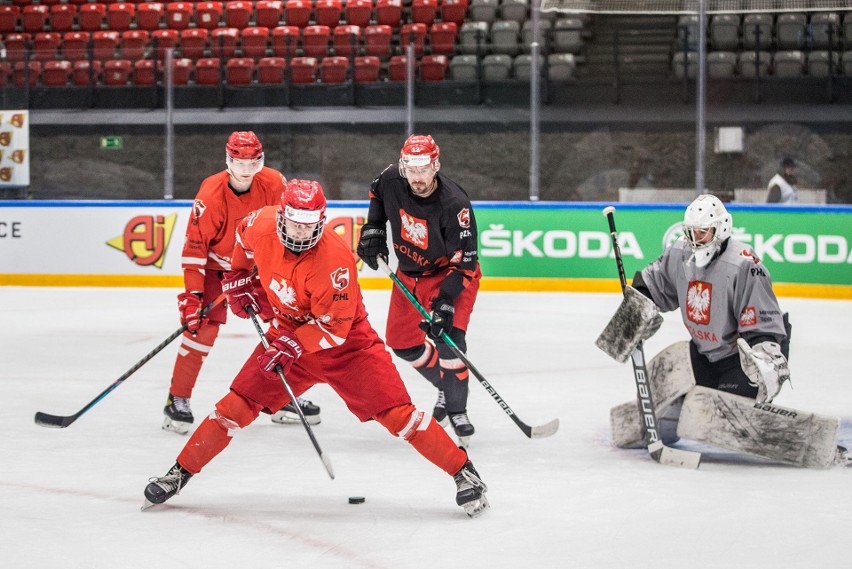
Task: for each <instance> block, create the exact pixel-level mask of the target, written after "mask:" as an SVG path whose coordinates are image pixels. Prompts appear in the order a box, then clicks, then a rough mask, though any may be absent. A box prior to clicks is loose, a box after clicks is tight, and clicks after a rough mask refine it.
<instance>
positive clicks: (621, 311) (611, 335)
mask: <svg viewBox="0 0 852 569" xmlns="http://www.w3.org/2000/svg"><path fill="white" fill-rule="evenodd" d="M662 321H663V320H662V316H660V311H659V309H658V308H657V305H656V304H654V301H653V300H651V299H650V298H648V297H647V296H645V295H644V294H642V293H641V292H639V291H637V290H636V289H635V288H633V287H630V286H628V287H625V288H624V298H623V299H622V301H621V304H620V305H619V306H618V310H616V311H615V314H613V315H612V318H611V319H610V321H609V323H608V324H607V325H606V328H604V331H603V332H601V335H600V336H598V339H597V340H595V345H596V346H597V347H598V348H600V349H601V350H603V352H604V353H605V354H607V355H608V356H609V357H611V358H612V359H614V360H615V361H617V362H619V363H624V362H626V361H627V358H629V357H630V354H632V353H633V350H635V349H636V346H638V345H639V343H640V342H642V340H646V339H648V338H649V337H651V336H652V335H653V334H654V332H656V331H657V329H658V328H659V327H660V324H661V323H662Z"/></svg>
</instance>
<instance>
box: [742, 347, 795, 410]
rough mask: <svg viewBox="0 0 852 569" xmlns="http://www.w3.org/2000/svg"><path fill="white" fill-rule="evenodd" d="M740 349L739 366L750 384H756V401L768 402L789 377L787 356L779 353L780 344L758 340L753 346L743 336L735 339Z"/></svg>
mask: <svg viewBox="0 0 852 569" xmlns="http://www.w3.org/2000/svg"><path fill="white" fill-rule="evenodd" d="M737 348H738V349H739V351H740V366H741V367H742V368H743V371H744V372H745V374H746V375H747V376H748V378H749V382H750V383H751V384H752V385H756V386H757V398H756V399H755V400H756V401H757V402H758V403H770V402H772V400H773V399H775V396H776V395H778V392H779V391H781V386H782V385H784V382H785V381H787V380H788V379H790V368H789V367H788V366H787V358H785V357H784V354H782V353H781V346H779V345H778V344H776V343H775V342H760V343H759V344H755V345H754V346H753V347H752V346H749V345H748V342H746V341H745V339H744V338H738V339H737Z"/></svg>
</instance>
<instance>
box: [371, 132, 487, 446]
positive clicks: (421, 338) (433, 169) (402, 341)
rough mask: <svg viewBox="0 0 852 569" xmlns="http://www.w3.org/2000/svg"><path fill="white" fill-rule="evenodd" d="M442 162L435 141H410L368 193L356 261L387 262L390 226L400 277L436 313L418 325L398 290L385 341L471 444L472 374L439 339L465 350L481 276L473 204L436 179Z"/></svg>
mask: <svg viewBox="0 0 852 569" xmlns="http://www.w3.org/2000/svg"><path fill="white" fill-rule="evenodd" d="M439 157H440V149H439V148H438V145H437V144H435V141H434V140H433V139H432V137H431V136H422V135H412V136H410V137H409V138H408V140H406V141H405V144H404V145H403V147H402V150H401V151H400V157H399V164H398V165H391V166H388V167H387V168H386V169H385V170H384V171H383V172H382V173H381V174H380V175H379V177H378V178H376V179H375V180H374V181H373V184H372V187H371V188H370V209H369V213H368V215H367V223H366V224H365V225H364V227H363V228H362V229H361V238H360V241H359V243H358V255H359V256H360V257H361V259H363V260H364V262H365V263H366V264H367V265H368V266H370V267H371V268H373V269H374V270H375V269H377V268H378V262H377V258H378V257H379V256H381V257H383V258H384V259H385V260H387V256H388V247H387V235H386V231H385V227H386V226H387V223H388V221H390V227H391V239H392V241H393V248H394V252H395V253H396V257H397V260H398V261H399V267H398V269H397V276H398V277H399V279H400V280H401V281H402V282H403V284H405V285H406V287H407V288H408V289H409V290H410V291H412V292H413V293H414V294H415V295H416V296H417V300H418V301H419V302H420V303H421V304H422V305H424V306H426V307H429V308H430V309H431V310H432V314H431V318H432V324H431V326H428V325H426V323H425V322H421V318H420V314H419V313H418V312H417V310H416V308H415V307H414V306H413V305H412V304H411V303H410V302H409V301H408V299H407V298H406V297H405V295H404V293H403V292H401V291H400V290H399V289H397V288H394V290H393V292H392V293H391V301H390V308H389V311H388V321H387V330H386V333H385V341H386V342H387V344H388V346H389V347H390V348H392V349H393V351H394V353H395V354H396V355H397V356H399V357H400V358H402V359H404V360H406V361H408V362H409V363H411V364H412V365H413V366H414V369H416V370H417V371H418V372H419V373H420V374H421V375H422V376H423V377H425V378H426V379H427V380H429V382H430V383H431V384H432V385H434V386H435V387H436V388H437V389H438V399H437V402H436V404H435V408H434V410H433V412H432V413H433V416H434V417H435V419H436V420H437V421H438V422H440V423H441V424H446V421H447V418H449V422H450V424H452V426H453V429H454V430H455V433H456V435H457V436H458V437H459V439H460V440H461V441H462V444H464V445H467V443H468V441H469V438H470V436H471V435H473V433H474V427H473V425H472V424H471V422H470V419H469V418H468V416H467V397H468V388H469V382H468V370H467V368H466V367H465V365H464V363H462V361H461V360H460V359H459V358H458V357H457V356H456V355H455V354H454V353H453V351H452V350H451V349H450V347H449V346H447V344H446V343H445V342H444V341H443V340H442V339H441V335H442V333H443V332H446V333H447V334H448V335H449V336H450V338H452V340H453V342H455V343H456V345H457V346H458V347H459V349H460V350H461V351H463V352H466V351H467V342H466V339H465V336H466V331H467V326H468V322H469V321H470V314H471V311H472V310H473V305H474V302H475V301H476V294H477V292H478V291H479V280H480V278H481V277H482V273H481V272H480V270H479V261H478V257H477V245H476V244H477V233H476V219H475V218H474V215H473V208H472V207H471V205H470V198H469V197H468V196H467V194H466V193H465V191H464V190H463V189H462V188H461V187H460V186H459V185H458V184H456V183H455V182H453V181H452V180H450V179H449V178H447V177H446V176H444V175H443V174H439V173H438V171H439V170H440V168H441V164H440V162H439ZM427 335H428V339H427Z"/></svg>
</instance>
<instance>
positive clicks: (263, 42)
mask: <svg viewBox="0 0 852 569" xmlns="http://www.w3.org/2000/svg"><path fill="white" fill-rule="evenodd" d="M240 37H241V38H242V41H241V42H240V43H241V45H242V48H243V57H264V56H265V55H266V47H267V46H268V45H269V28H266V27H262V26H250V27H248V28H244V29H243V30H242V32H241V33H240Z"/></svg>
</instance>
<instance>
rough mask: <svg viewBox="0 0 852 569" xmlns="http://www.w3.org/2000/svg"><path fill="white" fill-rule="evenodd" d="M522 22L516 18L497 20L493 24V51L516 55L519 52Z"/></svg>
mask: <svg viewBox="0 0 852 569" xmlns="http://www.w3.org/2000/svg"><path fill="white" fill-rule="evenodd" d="M519 35H520V24H518V22H516V21H514V20H497V21H496V22H494V23H493V24H492V25H491V51H492V53H502V54H506V55H511V56H515V55H517V54H518V51H519V46H518V36H519Z"/></svg>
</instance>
